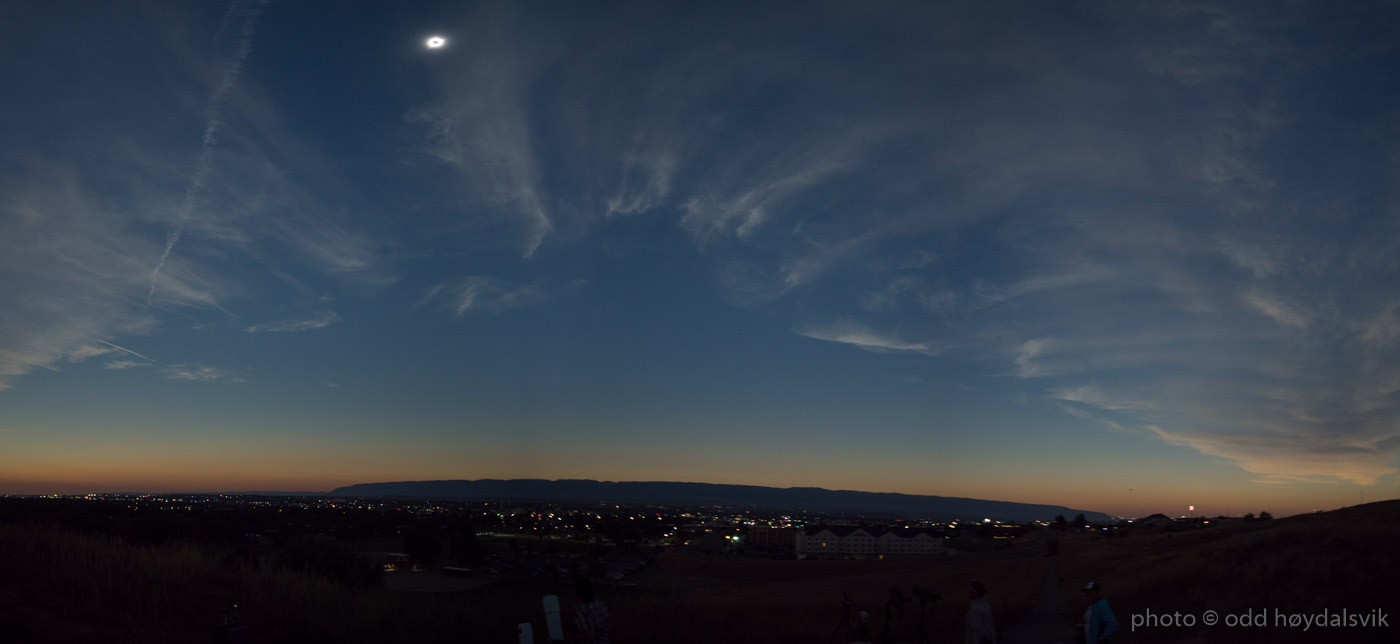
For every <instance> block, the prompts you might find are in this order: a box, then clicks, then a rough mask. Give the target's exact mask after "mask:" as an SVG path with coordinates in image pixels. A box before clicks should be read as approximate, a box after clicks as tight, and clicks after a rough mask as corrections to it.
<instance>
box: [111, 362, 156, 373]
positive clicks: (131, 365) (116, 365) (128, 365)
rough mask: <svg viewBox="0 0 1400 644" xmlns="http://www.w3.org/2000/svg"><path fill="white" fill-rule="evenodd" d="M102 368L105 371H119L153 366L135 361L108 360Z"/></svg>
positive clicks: (152, 365)
mask: <svg viewBox="0 0 1400 644" xmlns="http://www.w3.org/2000/svg"><path fill="white" fill-rule="evenodd" d="M102 366H103V368H105V369H112V370H114V371H120V370H122V369H135V368H137V367H154V366H155V364H153V363H150V362H140V361H137V360H109V361H107V364H104V365H102Z"/></svg>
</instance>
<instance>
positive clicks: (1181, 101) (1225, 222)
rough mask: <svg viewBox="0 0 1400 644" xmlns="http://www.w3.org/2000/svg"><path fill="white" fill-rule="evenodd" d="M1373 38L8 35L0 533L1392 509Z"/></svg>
mask: <svg viewBox="0 0 1400 644" xmlns="http://www.w3.org/2000/svg"><path fill="white" fill-rule="evenodd" d="M1397 33H1400V5H1396V4H1395V3H1382V2H1356V3H1337V6H1332V4H1329V3H1278V2H1272V1H1268V2H1241V3H1212V2H1202V3H1192V2H1172V3H1124V2H1062V3H1049V2H997V3H964V2H957V3H954V2H917V3H916V2H905V3H887V2H793V3H786V2H761V3H752V2H736V3H729V2H701V3H669V2H662V3H658V2H636V3H622V2H606V3H592V2H590V3H580V2H501V3H479V4H478V3H457V2H436V3H424V2H395V3H331V2H298V1H290V0H288V1H282V0H278V1H275V2H270V3H261V2H256V1H253V2H249V1H236V2H233V3H232V4H223V3H217V2H176V3H171V2H150V3H139V2H132V3H126V2H123V3H93V2H78V1H55V2H29V3H8V4H6V5H4V7H3V8H0V87H4V88H5V90H4V94H5V99H4V101H3V103H2V104H3V107H0V493H50V492H95V491H126V490H134V491H173V490H178V491H236V490H328V489H331V488H334V487H337V486H341V485H347V484H351V483H358V482H372V481H389V480H417V479H447V478H464V479H476V478H551V479H552V478H593V479H601V480H675V481H703V482H712V483H740V484H754V485H770V486H779V487H789V486H817V487H825V488H831V489H856V490H867V491H880V492H905V493H913V494H939V495H950V496H971V497H979V498H989V499H999V500H1010V501H1022V502H1037V503H1054V504H1063V505H1068V506H1072V507H1081V508H1085V509H1093V510H1099V511H1104V512H1109V513H1115V514H1124V515H1141V514H1145V513H1151V512H1166V513H1172V514H1180V513H1184V512H1185V510H1186V506H1187V505H1188V504H1194V505H1196V506H1197V508H1198V510H1199V511H1201V512H1204V513H1206V514H1212V515H1213V514H1220V513H1233V514H1241V513H1244V512H1258V511H1261V510H1270V511H1272V512H1273V513H1275V514H1279V515H1286V514H1293V513H1297V512H1304V511H1308V510H1311V509H1313V508H1319V509H1331V508H1336V507H1341V506H1346V505H1352V504H1355V503H1358V502H1360V501H1375V500H1380V499H1387V498H1396V497H1400V483H1397V479H1398V478H1400V477H1397V471H1400V470H1397V466H1398V465H1400V458H1397V456H1400V414H1397V411H1400V73H1396V70H1400V45H1398V44H1397V42H1400V41H1397V39H1396V38H1395V34H1397ZM434 35H438V36H441V37H443V38H445V39H446V43H447V44H446V46H444V47H442V48H438V49H430V48H428V47H426V46H425V41H426V39H427V38H428V37H430V36H434Z"/></svg>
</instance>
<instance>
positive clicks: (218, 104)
mask: <svg viewBox="0 0 1400 644" xmlns="http://www.w3.org/2000/svg"><path fill="white" fill-rule="evenodd" d="M270 1H271V0H258V1H257V2H253V3H251V4H249V3H246V2H242V1H241V0H235V1H234V3H233V6H231V7H229V10H228V13H227V14H226V15H225V16H224V22H223V25H222V26H221V27H219V33H220V34H223V33H224V32H225V31H227V30H228V29H229V28H230V27H231V26H232V25H233V24H234V23H236V22H241V23H242V24H241V26H240V27H239V30H238V35H237V38H236V39H235V40H234V43H233V51H232V52H231V53H230V54H229V57H228V60H227V61H225V62H224V69H223V75H222V77H221V78H220V79H219V85H218V87H216V88H215V89H214V97H213V99H212V100H211V101H210V104H209V120H208V121H207V122H205V124H204V139H203V141H202V142H201V145H200V149H199V158H198V159H197V160H195V163H194V172H192V173H190V181H189V183H188V184H187V185H186V186H185V198H184V200H182V201H181V202H180V209H179V211H177V213H176V217H175V223H173V224H171V225H170V229H169V230H167V231H165V250H164V251H163V252H162V253H161V254H160V261H158V262H156V267H155V268H154V269H152V270H151V287H150V289H149V290H147V291H146V308H148V309H149V308H151V299H152V298H153V297H155V294H156V282H157V280H159V279H160V270H161V269H162V268H165V260H167V259H169V258H170V252H171V251H173V250H175V244H177V243H179V242H180V235H181V233H183V232H184V230H185V222H186V221H188V220H189V218H190V211H191V210H193V209H194V202H195V199H196V198H197V197H198V196H199V193H200V192H202V191H203V190H204V184H205V182H206V181H207V180H208V178H209V169H210V164H211V163H212V157H213V154H214V147H215V145H216V144H217V143H218V135H219V128H220V126H222V125H223V107H224V103H226V102H227V101H228V97H229V94H232V93H233V88H234V86H235V85H236V84H237V81H238V76H239V75H240V74H242V73H243V63H244V61H246V60H248V54H249V53H250V52H251V51H252V50H253V32H254V31H255V30H256V29H257V26H258V18H259V17H260V16H261V15H262V11H263V8H265V7H266V6H267V3H268V2H270ZM240 19H241V21H240Z"/></svg>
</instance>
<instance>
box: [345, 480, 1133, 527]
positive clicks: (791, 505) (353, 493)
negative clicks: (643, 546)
mask: <svg viewBox="0 0 1400 644" xmlns="http://www.w3.org/2000/svg"><path fill="white" fill-rule="evenodd" d="M330 494H331V495H333V496H347V497H361V498H364V497H388V498H450V499H482V500H490V501H495V500H509V501H559V502H574V503H643V504H657V505H724V506H739V507H752V508H771V509H785V510H794V511H798V510H807V511H815V512H853V513H861V514H865V515H888V516H900V517H908V518H932V519H939V520H946V519H965V520H978V519H982V518H993V519H999V520H1010V521H1032V520H1036V519H1041V520H1050V519H1053V518H1054V517H1055V516H1056V515H1064V516H1065V517H1072V516H1074V515H1076V514H1081V513H1082V514H1083V515H1084V516H1085V517H1086V518H1088V519H1089V520H1090V521H1106V520H1108V519H1109V516H1108V515H1106V514H1103V513H1101V512H1090V511H1087V510H1075V509H1071V508H1066V507H1063V506H1058V505H1037V504H1033V503H1010V502H1006V501H987V500H982V499H966V498H958V497H945V496H923V495H914V494H893V493H883V492H857V491H852V490H826V489H822V488H816V487H797V488H775V487H762V486H757V485H718V484H713V483H675V482H642V481H624V482H616V481H592V480H577V479H566V480H559V481H548V480H543V479H510V480H501V479H482V480H479V481H463V480H454V481H402V482H396V483H360V484H357V485H350V486H346V487H341V488H336V489H335V490H333V491H331V493H330Z"/></svg>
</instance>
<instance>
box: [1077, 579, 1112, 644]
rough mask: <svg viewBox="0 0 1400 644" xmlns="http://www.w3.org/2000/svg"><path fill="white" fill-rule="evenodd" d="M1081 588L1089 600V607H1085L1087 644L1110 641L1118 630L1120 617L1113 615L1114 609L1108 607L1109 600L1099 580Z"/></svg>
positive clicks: (1085, 636)
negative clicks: (1105, 596)
mask: <svg viewBox="0 0 1400 644" xmlns="http://www.w3.org/2000/svg"><path fill="white" fill-rule="evenodd" d="M1080 590H1081V591H1082V592H1083V593H1084V597H1085V599H1087V600H1088V602H1089V606H1088V608H1085V609H1084V642H1085V644H1098V643H1100V642H1107V641H1109V639H1110V638H1112V637H1113V636H1114V634H1116V633H1117V632H1118V618H1116V617H1114V616H1113V609H1111V608H1109V607H1108V600H1106V599H1104V598H1103V587H1102V586H1100V585H1099V582H1097V581H1091V582H1089V585H1087V586H1085V587H1084V588H1082V589H1080Z"/></svg>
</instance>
